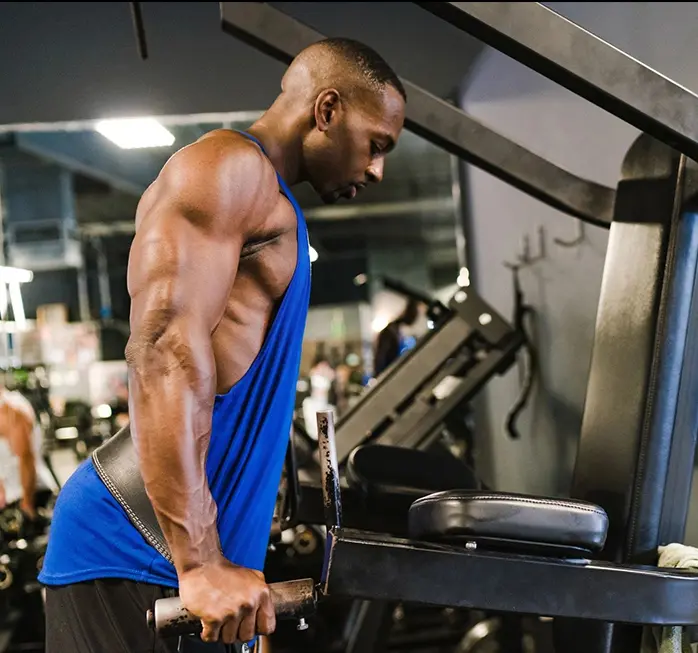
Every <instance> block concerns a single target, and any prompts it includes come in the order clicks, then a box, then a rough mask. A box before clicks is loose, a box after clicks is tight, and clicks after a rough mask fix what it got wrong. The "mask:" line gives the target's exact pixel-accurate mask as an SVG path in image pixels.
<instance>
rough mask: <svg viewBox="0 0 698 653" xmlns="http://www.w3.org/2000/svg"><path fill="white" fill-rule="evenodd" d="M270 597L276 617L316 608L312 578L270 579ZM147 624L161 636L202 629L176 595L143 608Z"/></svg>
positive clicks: (298, 614) (300, 616) (290, 616)
mask: <svg viewBox="0 0 698 653" xmlns="http://www.w3.org/2000/svg"><path fill="white" fill-rule="evenodd" d="M269 589H270V590H271V600H272V602H273V603H274V611H275V612H276V618H277V619H298V620H300V621H302V623H305V622H304V619H305V617H307V616H310V615H311V614H312V613H313V612H314V611H315V606H316V604H317V595H316V591H315V583H314V581H313V580H312V579H311V578H306V579H303V580H292V581H287V582H284V583H271V584H270V585H269ZM146 620H147V622H148V627H149V628H151V629H152V630H154V631H155V632H156V633H157V634H158V635H159V636H161V637H173V636H178V635H191V634H194V633H198V632H201V620H200V619H199V618H198V617H196V616H195V615H193V614H192V613H191V612H189V611H188V610H187V609H186V608H185V607H184V605H182V600H181V599H180V598H179V597H178V596H175V597H172V598H169V599H158V600H157V601H155V604H154V605H153V609H152V610H148V612H146Z"/></svg>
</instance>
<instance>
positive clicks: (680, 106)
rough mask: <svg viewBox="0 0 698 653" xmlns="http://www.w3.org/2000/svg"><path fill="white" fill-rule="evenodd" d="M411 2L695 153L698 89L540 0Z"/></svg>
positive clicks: (697, 146) (695, 156)
mask: <svg viewBox="0 0 698 653" xmlns="http://www.w3.org/2000/svg"><path fill="white" fill-rule="evenodd" d="M415 4H417V5H419V6H420V7H422V8H424V9H426V10H427V11H429V12H430V13H432V14H434V15H436V16H439V17H440V18H442V19H444V20H445V21H447V22H448V23H450V24H451V25H453V26H454V27H457V28H459V29H461V30H463V31H464V32H467V33H468V34H471V35H472V36H474V37H475V38H477V39H479V40H480V41H482V42H483V43H486V44H487V45H490V46H492V47H493V48H495V49H497V50H499V51H500V52H503V53H504V54H506V55H508V56H510V57H512V58H513V59H515V60H516V61H518V62H519V63H522V64H523V65H524V66H528V67H529V68H531V69H532V70H535V71H536V72H538V73H540V74H541V75H544V76H545V77H547V78H548V79H551V80H552V81H554V82H556V83H557V84H559V85H560V86H563V87H565V88H567V89H569V90H570V91H572V92H573V93H576V94H577V95H579V96H580V97H583V98H585V99H586V100H589V101H590V102H593V103H594V104H596V105H597V106H598V107H601V108H602V109H604V110H605V111H608V112H609V113H612V114H613V115H615V116H617V117H618V118H620V119H621V120H624V121H625V122H627V123H628V124H630V125H633V126H635V127H637V128H638V129H639V130H640V131H643V132H645V133H647V134H650V135H651V136H654V137H655V138H656V139H658V140H660V141H663V142H664V143H666V144H668V145H670V146H671V147H674V148H675V149H677V150H678V151H679V152H683V153H684V154H686V155H687V156H690V157H691V158H693V159H698V95H696V94H695V93H692V92H691V91H689V90H688V89H686V88H684V87H683V86H680V85H679V84H677V83H676V82H674V81H672V80H671V79H669V78H668V77H666V76H664V75H661V74H660V73H658V72H656V71H654V70H652V69H651V68H650V67H649V66H646V65H645V64H643V63H642V62H640V61H638V60H637V59H633V58H632V57H631V56H629V55H627V54H625V52H622V51H621V50H619V49H618V48H616V47H614V46H612V45H610V44H609V43H606V42H605V41H604V40H602V39H600V38H599V37H598V36H596V35H594V34H592V33H591V32H589V31H587V30H585V29H583V28H582V27H580V26H579V25H576V24H575V23H573V22H572V21H570V20H568V19H566V18H564V17H563V16H560V15H559V14H557V13H555V12H554V11H553V10H552V9H549V8H548V7H546V6H544V5H543V4H541V3H539V2H416V3H415Z"/></svg>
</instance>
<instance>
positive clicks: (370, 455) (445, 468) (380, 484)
mask: <svg viewBox="0 0 698 653" xmlns="http://www.w3.org/2000/svg"><path fill="white" fill-rule="evenodd" d="M345 476H346V479H347V483H348V484H349V485H350V486H352V487H355V488H359V489H361V490H362V491H364V492H366V493H367V494H371V495H376V494H389V493H394V492H400V493H401V494H407V493H409V494H411V495H414V497H415V498H419V497H423V496H425V495H428V494H432V493H433V492H438V491H440V490H448V489H450V488H453V487H460V488H467V489H476V488H478V487H479V485H478V482H477V479H476V478H475V474H474V473H473V470H472V469H470V467H468V466H467V465H466V464H465V463H463V462H461V461H460V460H458V459H457V458H454V457H453V456H451V455H449V454H447V453H443V454H440V453H434V452H428V451H419V450H417V449H405V448H402V447H390V446H386V445H378V444H375V445H366V446H362V447H357V448H356V449H354V451H352V452H351V454H350V455H349V458H348V459H347V464H346V468H345Z"/></svg>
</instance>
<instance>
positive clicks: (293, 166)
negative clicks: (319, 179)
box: [247, 106, 303, 186]
mask: <svg viewBox="0 0 698 653" xmlns="http://www.w3.org/2000/svg"><path fill="white" fill-rule="evenodd" d="M247 132H248V133H249V134H251V135H252V136H254V137H255V138H256V139H258V140H259V142H260V143H261V144H262V145H263V146H264V149H265V150H266V153H267V156H268V157H269V160H270V161H271V162H272V165H273V166H274V168H275V169H276V171H277V172H278V173H279V175H281V178H282V179H283V180H284V181H285V182H286V183H287V184H288V185H289V186H294V185H296V184H299V183H300V182H302V181H303V178H302V149H303V142H302V134H301V132H300V130H299V129H298V126H297V125H296V124H294V122H293V121H292V120H291V119H290V118H289V116H288V115H283V113H282V112H281V111H280V110H279V108H277V107H275V106H272V107H271V108H270V109H269V110H268V111H267V112H266V113H265V114H264V115H263V116H262V117H261V118H260V119H259V120H257V121H256V122H255V123H254V124H253V125H252V126H251V127H250V128H249V129H248V130H247Z"/></svg>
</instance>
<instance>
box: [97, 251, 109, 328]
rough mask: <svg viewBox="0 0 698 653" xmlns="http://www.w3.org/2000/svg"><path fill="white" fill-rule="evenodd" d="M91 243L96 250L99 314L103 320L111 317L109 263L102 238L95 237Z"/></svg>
mask: <svg viewBox="0 0 698 653" xmlns="http://www.w3.org/2000/svg"><path fill="white" fill-rule="evenodd" d="M93 244H94V248H95V251H96V252H97V277H98V280H99V297H100V305H99V316H100V317H101V318H102V319H103V320H109V319H111V317H112V307H111V290H110V289H109V264H108V261H107V255H106V253H105V251H104V246H103V244H102V239H101V238H95V239H94V240H93Z"/></svg>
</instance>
